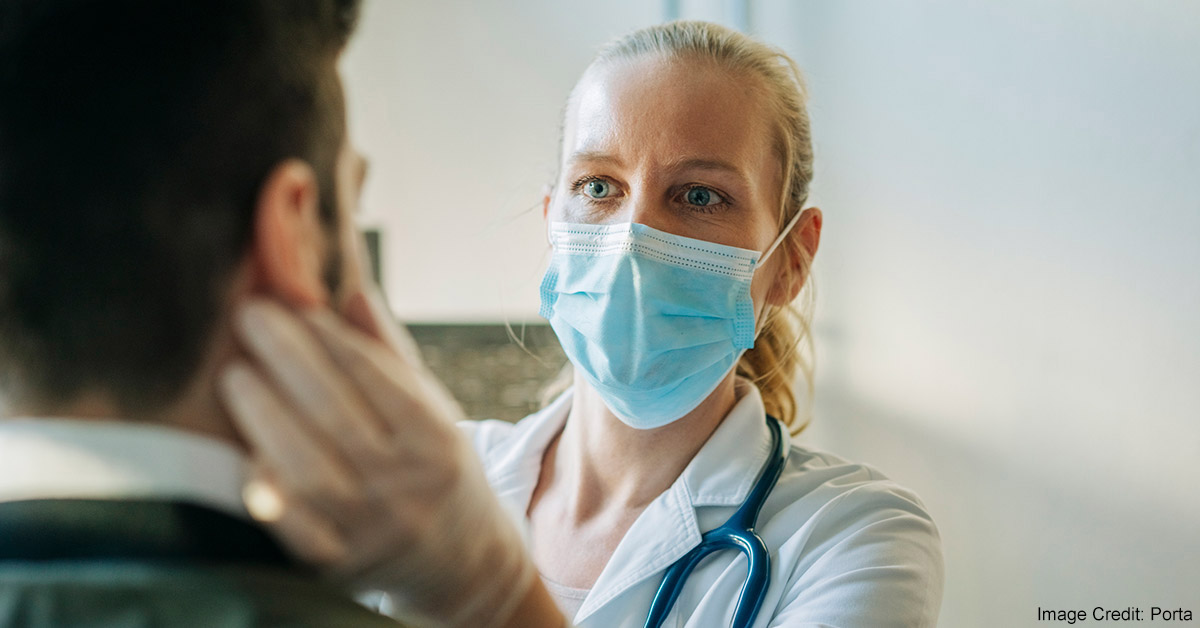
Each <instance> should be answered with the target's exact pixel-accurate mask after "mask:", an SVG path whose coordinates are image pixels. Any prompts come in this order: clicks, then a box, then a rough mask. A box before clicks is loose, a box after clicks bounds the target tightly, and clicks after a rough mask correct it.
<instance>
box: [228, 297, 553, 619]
mask: <svg viewBox="0 0 1200 628" xmlns="http://www.w3.org/2000/svg"><path fill="white" fill-rule="evenodd" d="M348 317H349V318H350V319H353V320H354V323H355V325H356V326H357V327H358V328H355V327H352V326H351V325H348V324H347V322H346V321H345V320H344V319H342V318H341V317H339V316H337V315H335V314H334V313H332V312H331V311H329V310H324V309H313V310H309V311H306V312H303V313H301V314H296V313H294V312H293V311H292V310H288V309H285V308H283V307H282V306H280V305H278V304H276V303H274V302H270V301H266V300H261V301H255V302H253V303H251V304H249V305H247V306H245V307H244V308H243V309H242V310H241V311H240V312H239V313H238V315H237V323H238V324H237V328H238V335H239V336H240V339H241V342H242V343H243V344H244V345H245V347H246V350H247V353H248V354H249V355H250V356H252V358H253V360H254V361H255V362H256V364H254V365H251V364H250V363H247V362H236V363H234V364H232V365H230V366H229V367H227V369H226V370H225V371H224V372H223V375H222V378H221V386H220V388H221V396H222V398H223V400H224V403H225V405H226V406H227V407H228V409H229V411H230V414H231V415H232V416H233V418H234V420H235V421H236V424H237V426H238V427H239V429H240V430H241V432H242V434H243V436H244V437H245V438H246V440H247V442H248V443H249V445H250V446H251V448H252V449H253V450H254V453H255V465H256V468H257V471H256V475H255V480H254V481H252V482H251V484H250V485H248V487H247V491H246V493H247V499H246V501H247V506H248V507H249V509H250V511H251V514H253V515H254V516H255V517H256V518H259V519H261V520H264V521H265V522H266V523H268V525H269V526H270V527H272V529H273V530H274V531H275V533H276V534H277V535H278V536H279V537H280V538H281V540H282V541H283V542H284V543H285V544H286V545H287V546H288V547H289V548H290V549H291V550H292V551H293V552H295V553H296V554H297V555H299V556H300V557H301V558H302V559H305V560H307V561H308V562H311V563H313V564H316V565H317V566H319V567H323V568H324V569H325V570H326V571H327V572H328V573H330V574H331V575H333V576H335V577H336V578H338V579H341V580H343V581H345V582H348V583H350V584H353V585H357V586H359V587H360V588H374V589H379V590H382V591H385V592H387V593H388V594H389V596H390V597H391V600H392V603H393V604H394V606H395V609H396V617H397V618H399V619H403V620H406V621H409V622H413V623H417V624H419V625H424V624H426V623H428V624H431V625H438V626H450V627H454V628H458V627H467V626H470V627H472V628H476V627H481V628H486V627H489V626H499V625H502V624H503V623H504V622H505V621H506V620H507V619H508V618H510V616H512V613H513V611H514V609H515V607H516V605H517V604H518V603H519V602H520V600H521V598H522V597H523V595H524V594H525V593H526V592H528V591H529V590H530V587H531V585H532V584H533V582H534V580H535V578H536V570H535V568H534V567H533V563H532V561H531V560H530V559H529V558H528V554H527V553H526V550H525V547H524V545H523V543H522V541H521V537H520V535H519V533H518V531H517V529H516V526H515V523H514V522H513V520H512V519H511V518H510V517H509V516H508V515H507V514H506V513H505V512H504V511H503V509H502V508H501V506H500V503H499V502H498V501H497V498H496V497H495V495H494V494H493V493H492V491H491V490H490V487H489V486H488V484H487V480H486V478H485V477H484V474H483V469H482V468H481V466H480V464H479V461H478V459H477V458H476V456H475V453H474V451H473V450H472V449H471V447H470V445H469V443H467V442H466V438H465V437H464V436H463V435H462V433H461V432H460V430H459V429H458V427H457V426H456V425H455V422H456V421H458V420H461V419H462V418H464V417H463V414H462V410H461V409H460V408H459V406H458V404H457V403H456V402H455V401H454V400H453V399H452V398H451V396H450V395H449V393H448V392H447V391H446V390H445V389H444V388H443V387H442V385H441V383H440V382H438V381H437V379H436V378H434V376H433V375H432V374H431V373H430V372H429V371H428V370H427V369H426V368H425V366H424V365H423V364H422V362H421V361H420V359H419V357H418V356H417V353H416V349H415V344H414V343H413V342H412V340H411V338H409V337H408V335H407V333H406V332H404V331H402V330H400V329H399V328H398V327H396V326H395V325H394V324H393V323H392V322H391V319H390V316H389V315H388V314H387V313H386V310H385V309H384V308H383V307H382V305H381V301H380V300H379V299H378V298H377V297H374V296H366V295H362V294H360V295H357V296H355V297H353V298H352V299H351V305H350V307H349V308H348ZM361 330H366V331H367V332H368V333H364V332H363V331H361Z"/></svg>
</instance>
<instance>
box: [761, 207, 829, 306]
mask: <svg viewBox="0 0 1200 628" xmlns="http://www.w3.org/2000/svg"><path fill="white" fill-rule="evenodd" d="M823 221H824V216H823V215H822V214H821V210H820V209H819V208H816V207H810V208H808V209H806V210H804V212H803V214H802V215H801V216H800V220H799V222H797V223H796V226H795V227H793V228H792V230H791V231H790V232H788V235H787V237H785V238H784V239H783V242H782V243H781V244H780V248H785V249H787V255H785V256H784V257H783V259H784V260H786V262H787V263H785V264H780V265H779V270H778V271H776V274H775V283H774V284H773V285H772V286H771V290H770V292H768V293H767V303H769V304H771V305H787V304H788V303H791V302H792V301H794V300H796V296H797V295H799V294H800V290H801V288H803V287H804V283H805V282H806V281H808V271H809V269H808V268H807V267H806V265H805V263H804V258H805V257H807V258H808V259H809V260H812V259H813V258H815V257H816V256H817V247H818V246H820V244H821V223H822V222H823ZM782 252H783V251H781V252H780V253H782ZM777 254H778V253H777Z"/></svg>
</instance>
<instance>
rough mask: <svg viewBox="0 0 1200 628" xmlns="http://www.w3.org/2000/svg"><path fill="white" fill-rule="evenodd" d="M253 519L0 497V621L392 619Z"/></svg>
mask: <svg viewBox="0 0 1200 628" xmlns="http://www.w3.org/2000/svg"><path fill="white" fill-rule="evenodd" d="M398 625H399V624H397V623H396V622H394V621H393V620H390V619H388V618H386V617H383V616H381V615H378V614H376V613H374V612H372V611H369V610H367V609H366V608H364V607H362V606H360V605H359V604H358V603H356V602H355V601H354V600H353V599H351V598H350V597H349V596H348V595H346V594H345V593H343V592H341V591H339V590H338V589H337V588H335V587H333V586H331V585H329V584H327V583H325V582H322V581H321V580H319V579H318V578H317V577H316V576H315V575H314V574H313V573H312V572H311V571H309V570H308V569H306V568H305V567H304V566H302V565H300V564H298V563H296V562H295V561H294V560H292V559H291V558H290V557H289V556H288V555H287V554H286V553H285V552H284V551H283V550H282V549H281V548H280V546H279V545H278V544H277V543H276V542H275V540H274V539H272V538H271V536H270V535H269V534H267V532H266V531H265V530H263V529H262V528H260V527H258V526H257V525H255V524H254V523H252V522H250V521H247V520H244V519H241V518H238V517H234V516H231V515H227V514H225V513H222V512H219V511H216V510H212V509H209V508H205V507H203V506H197V505H193V504H188V503H182V502H168V501H150V500H147V501H115V500H114V501H110V500H75V499H72V500H65V499H39V500H29V501H17V502H7V503H0V627H3V628H17V627H20V628H43V627H50V626H55V627H60V626H70V627H80V628H84V627H88V628H92V627H94V628H100V627H103V628H135V627H136V628H154V627H158V626H171V627H175V626H181V627H182V626H187V627H193V626H194V627H196V628H200V627H203V628H226V627H227V628H243V627H250V626H297V627H299V626H313V627H315V626H323V627H324V626H328V627H336V626H354V627H356V628H359V627H361V628H374V627H376V626H379V627H385V626H386V627H391V628H395V627H396V626H398Z"/></svg>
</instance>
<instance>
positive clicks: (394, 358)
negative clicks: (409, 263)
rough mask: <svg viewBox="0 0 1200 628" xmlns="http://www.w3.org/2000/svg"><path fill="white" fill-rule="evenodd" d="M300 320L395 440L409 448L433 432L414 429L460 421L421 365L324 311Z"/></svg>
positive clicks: (453, 406) (457, 412)
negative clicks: (389, 427) (400, 436)
mask: <svg viewBox="0 0 1200 628" xmlns="http://www.w3.org/2000/svg"><path fill="white" fill-rule="evenodd" d="M304 318H305V320H307V321H308V322H309V324H310V325H311V327H312V329H313V330H314V331H315V332H316V336H317V338H318V339H319V340H320V341H321V343H322V344H323V345H324V346H325V348H326V349H327V350H328V351H329V354H330V355H331V356H332V357H333V360H334V362H335V363H336V364H337V366H338V368H340V369H341V370H342V371H343V372H345V373H346V374H347V375H348V376H349V377H350V379H352V380H353V381H354V382H355V383H356V384H357V386H358V389H359V391H360V392H361V393H362V395H363V397H365V398H366V399H367V401H368V402H370V404H371V405H372V406H373V407H374V408H375V411H376V412H377V413H379V414H380V415H381V416H382V417H383V418H384V419H386V420H387V421H388V422H389V424H390V425H391V426H392V429H393V430H395V431H396V433H397V434H401V435H402V436H403V437H402V438H400V439H398V440H400V441H403V442H406V443H408V444H410V445H411V444H412V443H411V441H412V439H413V438H417V439H419V438H420V437H421V434H423V433H426V432H427V433H430V434H432V433H434V432H436V431H438V430H424V431H422V430H420V429H419V428H420V426H422V425H429V426H433V425H438V426H450V427H453V424H454V423H455V422H457V421H459V420H462V419H464V418H465V417H464V416H463V414H462V410H461V409H460V408H459V407H458V403H457V402H455V401H454V398H453V397H452V396H451V395H450V393H449V392H448V391H446V389H445V387H443V386H442V384H441V382H439V381H438V380H437V378H435V377H433V375H432V374H430V373H429V371H428V370H427V369H425V368H424V366H423V365H422V364H421V363H419V362H416V363H414V362H412V361H410V360H406V359H405V358H403V357H402V356H398V355H396V354H394V353H392V352H390V351H388V350H386V349H385V348H383V347H382V346H380V343H378V342H376V341H375V340H374V339H372V338H370V337H368V336H366V335H365V334H363V333H362V332H360V331H358V330H357V329H356V328H353V327H350V326H349V325H346V324H345V323H343V322H342V321H340V320H338V318H337V317H336V316H335V315H333V314H332V313H330V312H326V311H322V310H309V311H307V312H305V313H304ZM413 428H417V429H416V430H414V429H413ZM425 445H432V446H436V445H437V443H428V444H425ZM410 448H411V447H410Z"/></svg>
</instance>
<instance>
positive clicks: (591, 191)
mask: <svg viewBox="0 0 1200 628" xmlns="http://www.w3.org/2000/svg"><path fill="white" fill-rule="evenodd" d="M610 192H612V185H611V184H610V183H609V182H608V181H602V180H600V179H592V180H591V181H588V182H587V183H585V184H584V185H583V193H584V194H587V195H588V196H590V197H591V198H604V197H606V196H608V195H609V193H610Z"/></svg>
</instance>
